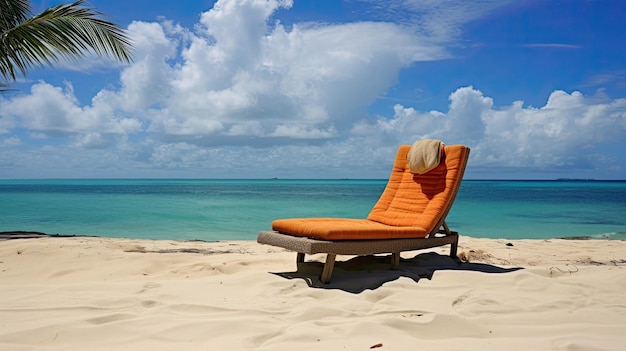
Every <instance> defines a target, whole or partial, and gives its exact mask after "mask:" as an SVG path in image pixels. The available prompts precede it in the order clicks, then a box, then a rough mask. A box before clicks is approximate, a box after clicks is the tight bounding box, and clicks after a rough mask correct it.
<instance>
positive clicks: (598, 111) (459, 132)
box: [354, 87, 626, 173]
mask: <svg viewBox="0 0 626 351" xmlns="http://www.w3.org/2000/svg"><path fill="white" fill-rule="evenodd" d="M449 99H450V105H449V110H448V111H447V112H445V113H444V112H439V111H430V112H419V111H416V110H415V109H413V108H411V107H408V108H407V107H404V106H401V105H396V106H395V107H394V112H395V114H394V117H393V118H390V119H386V118H380V119H379V120H378V121H376V123H375V124H367V123H364V122H361V123H358V124H356V126H355V129H354V132H355V133H359V134H367V133H369V134H376V131H382V132H383V135H387V136H394V135H401V136H402V139H403V140H406V141H410V140H414V139H425V138H436V139H441V140H444V141H447V142H448V143H455V144H456V143H462V144H466V145H469V146H470V147H472V149H473V151H472V163H473V165H474V166H476V167H481V166H483V167H487V166H497V167H513V168H520V169H521V168H535V170H539V169H542V168H544V167H561V169H562V172H564V173H565V172H569V171H571V170H572V169H576V168H577V167H583V168H584V167H591V166H592V165H595V166H599V165H600V162H602V161H605V162H606V161H609V162H614V161H615V160H607V159H605V158H604V157H602V155H601V151H600V150H599V147H601V146H607V145H608V146H611V145H612V146H614V147H616V148H622V147H623V146H624V141H625V140H626V138H625V137H626V99H615V100H610V99H607V98H605V99H598V98H596V97H585V96H583V95H582V94H581V93H580V92H576V91H575V92H572V93H567V92H564V91H560V90H557V91H554V92H553V93H552V94H551V95H550V96H549V98H548V100H547V102H546V104H545V106H543V107H540V108H535V107H524V103H523V101H516V102H514V103H513V104H511V105H510V106H502V107H495V106H494V103H493V100H492V99H491V98H489V97H485V96H484V95H483V94H482V92H480V91H479V90H477V89H474V88H473V87H464V88H459V89H458V90H456V91H455V92H453V93H452V94H450V97H449ZM620 163H621V162H620Z"/></svg>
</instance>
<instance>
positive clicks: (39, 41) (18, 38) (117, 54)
mask: <svg viewBox="0 0 626 351" xmlns="http://www.w3.org/2000/svg"><path fill="white" fill-rule="evenodd" d="M4 2H11V1H10V0H0V3H4ZM17 2H22V1H17ZM84 2H85V0H79V1H76V2H74V3H73V4H69V5H59V6H55V7H52V8H50V9H47V10H45V11H43V12H42V13H41V14H39V15H36V16H34V17H32V18H30V19H27V20H26V21H23V22H20V23H18V24H17V25H15V26H13V27H11V28H9V29H8V30H6V31H4V32H2V34H1V36H2V37H0V73H1V74H2V75H3V77H4V78H5V79H7V80H8V79H11V80H13V81H15V79H16V75H17V72H18V71H19V72H21V73H22V74H26V72H27V70H28V69H29V68H31V67H32V66H39V65H54V64H55V63H58V62H60V61H62V60H65V61H76V60H78V59H82V58H85V57H87V56H88V55H89V54H90V53H95V54H97V55H100V56H109V57H112V58H115V59H117V60H119V61H121V62H123V63H129V62H131V61H132V57H131V54H130V48H131V47H132V44H131V42H130V39H129V38H128V37H127V36H126V34H125V32H124V30H123V29H122V28H120V27H119V26H117V25H115V24H113V23H111V22H109V21H106V20H104V19H102V18H101V16H102V14H101V13H99V12H98V11H97V10H95V9H93V8H89V7H84V6H82V5H83V4H84ZM2 10H3V11H4V8H3V9H2ZM14 12H15V13H11V14H10V16H9V17H10V18H9V20H11V19H13V20H16V19H17V18H19V16H18V14H17V12H19V11H17V10H16V11H14ZM1 17H5V14H4V12H3V13H2V16H1Z"/></svg>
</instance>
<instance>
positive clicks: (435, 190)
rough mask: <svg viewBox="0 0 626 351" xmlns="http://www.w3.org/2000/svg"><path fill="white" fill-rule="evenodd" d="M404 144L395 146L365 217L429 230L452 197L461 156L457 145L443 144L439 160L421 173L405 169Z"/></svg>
mask: <svg viewBox="0 0 626 351" xmlns="http://www.w3.org/2000/svg"><path fill="white" fill-rule="evenodd" d="M409 148H410V147H409V146H408V145H403V146H401V147H400V149H399V150H398V154H397V156H396V162H395V164H394V167H393V170H392V172H391V176H390V177H389V182H388V183H387V187H386V188H385V191H384V192H383V194H382V195H381V197H380V199H379V200H378V202H377V203H376V205H375V206H374V208H373V209H372V211H371V212H370V214H369V216H368V217H367V219H369V220H372V221H376V222H380V223H383V224H387V225H391V226H417V227H422V228H424V229H426V231H427V232H428V233H430V232H432V231H433V230H434V229H439V228H435V226H436V225H437V224H438V222H439V220H440V219H441V217H442V215H444V213H443V211H444V210H445V209H447V208H449V206H450V205H451V202H452V201H454V196H452V195H454V194H453V193H454V191H455V189H456V186H457V183H458V182H460V181H461V177H459V170H460V167H461V162H462V161H463V159H464V157H465V154H464V153H465V150H467V148H465V147H464V146H461V145H452V146H446V147H445V148H444V156H443V159H442V162H441V163H440V164H439V166H437V167H436V168H435V169H433V170H431V171H430V172H427V173H425V174H422V175H417V174H413V173H411V172H410V171H409V168H408V162H407V159H406V154H407V153H408V151H409Z"/></svg>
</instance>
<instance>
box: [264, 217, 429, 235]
mask: <svg viewBox="0 0 626 351" xmlns="http://www.w3.org/2000/svg"><path fill="white" fill-rule="evenodd" d="M272 229H273V230H275V231H278V232H281V233H287V234H291V235H295V236H303V237H307V238H313V239H322V240H362V239H389V238H423V237H426V235H428V233H427V232H426V230H425V229H424V228H420V227H393V226H388V225H385V224H381V223H378V222H374V221H369V220H367V219H350V218H290V219H278V220H275V221H274V222H272Z"/></svg>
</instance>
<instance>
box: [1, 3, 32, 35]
mask: <svg viewBox="0 0 626 351" xmlns="http://www.w3.org/2000/svg"><path fill="white" fill-rule="evenodd" d="M30 14H31V5H30V1H28V0H0V33H4V32H5V31H7V30H8V29H10V28H13V27H15V26H16V25H18V24H20V23H22V22H24V21H26V20H27V19H28V17H29V16H30Z"/></svg>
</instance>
